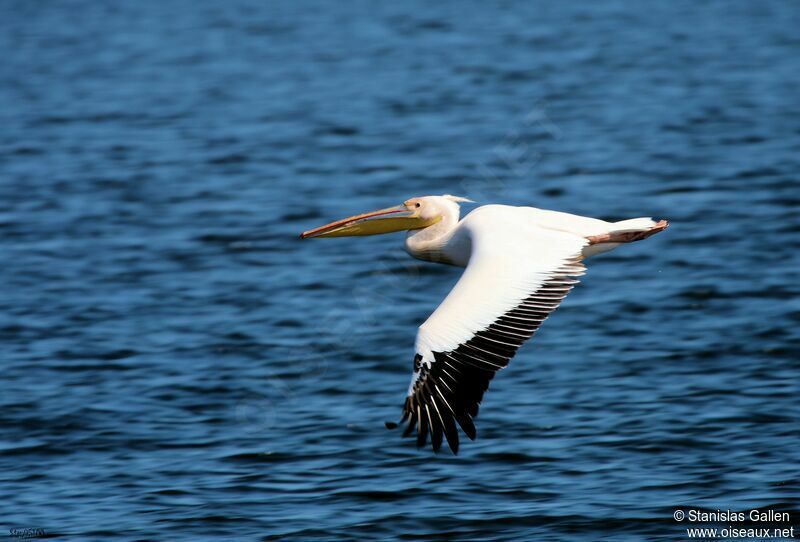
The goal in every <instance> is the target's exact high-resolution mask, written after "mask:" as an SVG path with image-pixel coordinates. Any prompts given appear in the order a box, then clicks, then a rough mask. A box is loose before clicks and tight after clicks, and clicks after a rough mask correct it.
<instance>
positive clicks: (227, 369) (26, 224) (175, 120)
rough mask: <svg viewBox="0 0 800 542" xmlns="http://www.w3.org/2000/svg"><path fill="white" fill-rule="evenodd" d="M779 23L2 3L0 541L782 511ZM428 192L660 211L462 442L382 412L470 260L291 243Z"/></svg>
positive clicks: (550, 325) (400, 531)
mask: <svg viewBox="0 0 800 542" xmlns="http://www.w3.org/2000/svg"><path fill="white" fill-rule="evenodd" d="M799 27H800V5H798V4H797V3H796V2H777V1H775V2H694V1H688V0H687V1H678V2H669V3H666V2H664V3H659V4H647V5H645V3H640V2H634V1H632V0H631V1H617V2H602V3H591V4H590V3H584V4H582V5H572V3H569V4H568V3H553V2H528V3H522V2H520V3H510V2H497V3H469V4H456V3H448V4H445V5H440V6H431V5H429V4H428V3H423V2H405V3H396V4H389V3H383V4H380V5H373V4H371V3H355V4H348V5H344V3H341V4H338V3H337V4H333V3H312V2H296V3H295V2H258V1H252V2H225V3H222V2H220V3H217V2H211V1H204V2H194V1H193V2H189V1H183V2H181V1H171V0H165V1H161V2H154V1H153V2H150V1H148V2H127V3H121V2H89V1H72V2H25V1H20V2H15V1H7V2H3V3H2V5H1V6H0V52H1V53H2V62H0V254H1V255H2V266H0V284H2V286H1V287H0V337H1V338H2V343H0V344H2V350H1V351H2V364H1V365H0V378H2V392H0V529H3V530H2V531H0V534H2V536H8V535H10V531H9V530H10V529H26V528H28V529H43V530H44V531H45V532H46V533H47V534H48V536H50V537H53V538H57V539H64V540H81V541H84V540H89V541H91V540H104V541H106V540H272V539H280V540H299V541H305V540H312V539H320V540H367V539H376V540H386V539H409V540H411V539H413V540H417V539H426V540H440V539H462V540H477V539H486V540H503V541H508V540H614V541H625V540H642V539H645V538H646V539H652V540H685V539H686V535H685V532H684V528H685V527H686V526H687V525H686V523H685V522H684V523H677V522H675V521H674V520H673V519H672V514H673V512H674V510H676V509H678V508H682V509H688V508H690V507H694V508H698V509H706V510H716V509H722V510H726V509H731V510H749V509H750V508H753V507H760V508H772V509H775V510H786V511H791V512H792V514H793V516H792V519H793V522H794V524H795V525H796V526H797V528H800V466H799V465H800V401H799V399H800V397H799V393H800V330H799V328H800V297H799V295H800V286H799V285H798V280H797V277H798V266H800V259H799V258H798V250H799V249H800V214H799V213H798V210H799V209H800V182H798V180H799V179H798V172H799V171H800V94H798V88H800V38H799V37H798V28H799ZM441 193H451V194H457V195H462V196H469V197H472V198H473V199H476V200H479V201H480V202H502V203H510V204H516V205H535V206H537V207H543V208H553V209H559V210H564V211H569V212H573V213H578V214H585V215H590V216H597V217H600V218H605V219H613V220H618V219H623V218H630V217H636V216H643V215H644V216H655V217H663V218H668V219H669V220H670V221H671V223H672V227H671V228H670V229H669V230H667V232H665V233H663V234H660V235H658V236H656V237H653V238H651V239H649V240H647V241H645V242H642V243H636V244H635V245H631V246H627V247H622V248H620V249H619V250H617V251H616V252H614V253H613V254H610V255H606V256H603V257H598V258H597V259H596V261H591V262H590V266H589V273H588V274H587V275H586V276H585V277H584V279H583V282H582V284H581V285H579V286H578V287H577V288H576V289H575V291H573V293H572V294H571V295H570V296H569V297H568V298H567V300H566V301H565V303H564V305H563V306H562V308H561V309H559V310H558V311H557V312H556V313H555V314H554V316H553V317H552V318H551V319H549V320H548V321H547V322H546V323H545V325H544V326H543V327H542V329H541V330H540V332H539V333H538V334H537V337H536V339H535V340H534V341H532V342H531V343H530V344H528V345H526V347H524V348H523V349H522V350H521V351H520V354H519V355H518V356H517V358H516V359H515V360H514V361H513V362H512V363H511V365H510V367H509V369H508V370H506V371H503V372H502V373H501V374H500V375H499V376H498V378H496V379H495V380H494V381H493V383H492V387H491V390H490V392H489V393H488V394H487V395H486V397H485V400H484V402H483V405H482V408H481V414H480V417H479V418H478V419H477V425H478V433H479V436H478V440H477V441H476V442H468V441H466V439H464V440H465V442H463V443H462V447H461V452H460V454H459V456H458V457H453V456H452V455H450V454H449V452H446V453H445V452H442V453H439V454H438V455H434V454H433V453H432V452H431V451H430V450H429V449H424V450H417V449H416V448H415V447H414V444H413V442H412V441H411V440H401V439H400V437H399V434H398V432H397V431H394V432H391V431H387V430H386V429H385V428H384V426H383V422H384V421H385V420H396V419H398V417H399V415H400V410H401V407H402V402H403V398H404V394H405V390H406V387H407V385H408V380H409V378H410V368H411V363H412V358H413V342H414V335H415V332H416V327H417V326H418V325H419V324H420V323H421V322H423V321H424V319H425V318H426V317H427V315H428V314H430V312H431V311H432V310H433V309H434V308H435V306H436V305H437V304H438V303H439V301H440V300H441V299H442V298H443V297H444V295H445V294H446V293H447V291H448V290H449V289H450V287H451V286H452V285H453V283H454V282H455V280H456V279H457V276H458V274H459V270H457V269H454V268H447V267H439V266H435V265H432V264H425V263H422V262H417V261H414V260H411V259H410V258H408V257H407V256H406V255H405V254H404V253H403V252H402V250H401V246H402V235H399V234H395V235H393V236H385V237H369V238H350V239H332V240H314V241H302V242H301V241H299V240H298V239H297V234H298V233H299V232H300V231H303V230H306V229H309V228H311V227H314V226H318V225H320V224H323V223H325V222H328V221H330V220H334V219H338V218H341V217H344V216H348V215H351V214H355V213H359V212H363V211H367V210H371V209H375V208H381V207H387V206H390V205H395V204H397V203H400V202H401V201H403V200H404V199H407V198H408V197H411V196H418V195H425V194H441ZM770 526H771V527H778V526H781V525H778V524H774V523H773V524H771V525H770Z"/></svg>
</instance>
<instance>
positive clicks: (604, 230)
mask: <svg viewBox="0 0 800 542" xmlns="http://www.w3.org/2000/svg"><path fill="white" fill-rule="evenodd" d="M461 201H465V200H464V198H457V197H454V196H449V195H445V196H425V197H421V198H412V199H410V200H408V201H406V202H405V203H404V204H403V205H402V206H397V207H393V208H389V209H384V210H381V211H376V212H374V213H367V214H365V215H358V216H356V217H352V218H350V219H344V220H340V221H337V222H334V223H331V224H329V225H326V226H322V227H320V228H316V229H314V230H310V231H309V232H305V233H304V234H302V236H301V237H303V238H306V237H333V236H339V235H368V234H373V233H385V232H388V231H397V230H398V229H408V230H409V233H408V236H407V237H406V242H405V248H406V251H407V252H408V253H409V254H411V255H412V256H414V257H415V258H418V259H421V260H426V261H432V262H437V263H445V264H449V265H456V266H460V267H466V269H465V270H464V273H463V274H462V276H461V278H460V279H459V281H458V282H457V283H456V285H455V287H453V289H452V290H451V291H450V293H449V294H448V295H447V297H446V298H445V299H444V301H442V303H441V304H440V305H439V306H438V307H437V308H436V310H435V311H434V312H433V314H431V315H430V317H429V318H428V319H427V320H426V321H425V322H424V323H423V324H422V325H421V326H420V328H419V331H418V333H417V339H416V343H415V347H416V355H415V356H414V367H413V374H412V378H411V383H410V385H409V388H408V397H407V399H406V403H405V406H404V408H403V418H402V420H401V421H407V422H408V426H407V428H406V431H405V435H408V434H410V433H412V432H414V430H415V429H416V433H417V443H418V445H420V446H422V445H424V443H425V441H426V439H427V435H428V433H430V435H431V441H432V444H433V448H434V450H438V449H439V447H440V446H441V443H442V437H444V438H446V439H447V442H448V444H449V445H450V448H451V449H452V450H453V452H454V453H457V451H458V447H459V442H458V441H459V439H458V430H457V428H456V422H457V423H458V424H459V425H460V426H461V428H462V430H463V431H464V432H465V433H466V434H467V436H469V437H470V438H472V439H474V438H475V435H476V431H475V426H474V422H473V419H474V418H475V416H477V413H478V406H479V405H480V402H481V400H482V398H483V394H484V392H485V391H486V389H487V388H488V385H489V381H490V380H491V379H492V378H493V377H494V375H495V373H496V372H497V371H498V370H500V369H502V368H504V367H505V366H507V364H508V362H509V361H510V359H511V358H512V357H513V356H514V354H515V353H516V351H517V349H518V348H519V347H520V346H521V345H522V343H523V342H524V341H525V340H527V339H529V338H530V337H531V336H532V335H533V334H534V333H535V331H536V330H537V329H538V327H539V326H540V325H541V323H542V322H543V321H544V320H545V319H546V318H547V317H548V316H549V314H550V313H551V312H552V311H554V310H555V309H556V307H558V305H559V303H560V302H561V300H562V299H563V298H564V296H566V295H567V293H568V292H569V290H570V289H571V288H572V287H573V285H574V284H575V283H576V282H577V277H579V276H580V275H582V274H583V272H584V266H583V263H582V261H583V259H584V258H586V257H588V256H591V255H594V254H598V253H601V252H606V251H608V250H611V249H613V248H614V247H616V246H618V245H619V244H620V243H626V242H631V241H637V240H640V239H644V238H646V237H649V236H650V235H653V234H654V233H657V232H659V231H662V230H663V229H665V228H666V227H667V222H666V221H660V222H658V223H657V222H654V221H653V220H651V219H649V218H635V219H630V220H623V221H621V222H606V221H603V220H598V219H594V218H587V217H582V216H577V215H572V214H568V213H562V212H558V211H548V210H542V209H536V208H533V207H513V206H507V205H485V206H482V207H478V208H477V209H475V210H473V211H472V212H471V213H469V214H468V215H467V216H466V217H464V219H462V220H460V221H459V205H458V203H459V202H461ZM466 201H468V200H466ZM381 220H383V221H385V222H384V223H376V222H379V221H381Z"/></svg>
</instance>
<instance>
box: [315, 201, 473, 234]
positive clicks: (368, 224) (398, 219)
mask: <svg viewBox="0 0 800 542" xmlns="http://www.w3.org/2000/svg"><path fill="white" fill-rule="evenodd" d="M462 201H471V200H468V199H467V198H460V197H457V196H450V195H444V196H422V197H418V198H411V199H408V200H406V201H404V202H403V203H402V204H401V205H396V206H394V207H389V208H386V209H380V210H377V211H372V212H369V213H364V214H360V215H355V216H351V217H348V218H343V219H341V220H337V221H336V222H331V223H330V224H325V225H324V226H320V227H318V228H314V229H313V230H308V231H304V232H303V233H301V234H300V238H301V239H309V238H312V237H350V236H354V235H378V234H381V233H392V232H396V231H403V230H419V229H423V228H427V227H429V226H433V225H434V224H436V223H438V222H439V221H441V220H442V219H443V218H444V217H445V216H447V215H448V214H449V213H451V212H452V207H455V210H456V216H457V213H458V202H462Z"/></svg>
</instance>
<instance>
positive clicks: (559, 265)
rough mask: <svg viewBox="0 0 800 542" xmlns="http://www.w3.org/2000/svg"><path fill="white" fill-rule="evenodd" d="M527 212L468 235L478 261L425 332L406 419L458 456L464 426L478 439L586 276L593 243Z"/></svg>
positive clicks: (420, 435)
mask: <svg viewBox="0 0 800 542" xmlns="http://www.w3.org/2000/svg"><path fill="white" fill-rule="evenodd" d="M531 218H532V217H531V213H529V212H526V209H525V208H513V207H505V206H487V207H481V208H479V209H477V210H476V211H474V212H473V213H471V214H470V215H468V216H467V217H466V218H465V219H464V220H463V221H462V223H461V225H460V226H459V228H462V229H463V231H461V232H459V234H460V235H464V236H465V237H466V238H468V239H469V242H470V244H471V255H470V259H469V264H468V265H467V267H466V269H465V271H464V273H463V275H462V276H461V278H460V279H459V281H458V283H457V284H456V285H455V287H454V288H453V290H452V291H451V292H450V293H449V294H448V296H447V297H446V298H445V300H444V301H443V302H442V304H441V305H439V307H438V308H437V309H436V310H435V311H434V313H433V314H432V315H431V316H430V317H429V318H428V320H427V321H426V322H425V323H424V324H422V326H420V328H419V332H418V334H417V341H416V355H415V357H414V373H413V376H412V379H411V385H410V386H409V390H408V397H407V398H406V402H405V406H404V408H403V418H402V420H401V421H408V426H407V428H406V431H405V433H404V436H407V435H410V434H411V433H412V432H414V429H415V428H416V431H417V444H418V446H424V445H425V442H426V440H427V434H428V432H429V431H430V433H431V441H432V444H433V449H434V450H435V451H437V450H438V449H439V447H440V446H441V443H442V436H443V435H444V437H445V438H446V439H447V442H448V444H449V445H450V448H451V449H452V450H453V453H458V431H457V429H456V422H457V423H458V424H459V425H460V426H461V428H462V430H463V431H464V433H466V435H467V436H468V437H469V438H470V439H473V440H474V439H475V435H476V431H475V424H474V423H473V419H474V418H475V417H476V416H477V414H478V407H479V405H480V402H481V399H482V398H483V394H484V392H485V391H486V390H487V389H488V387H489V381H490V380H491V379H492V378H493V377H494V375H495V373H496V372H497V371H499V370H500V369H503V368H505V367H506V366H507V365H508V362H509V361H510V360H511V358H512V357H514V355H515V354H516V352H517V349H518V348H519V347H520V346H521V345H522V343H524V342H525V341H526V340H528V339H530V338H531V337H532V336H533V334H534V333H535V332H536V330H537V329H538V328H539V326H540V325H541V323H542V322H543V321H544V320H545V319H546V318H547V317H548V316H549V315H550V313H551V312H553V311H554V310H555V309H556V308H557V307H558V305H559V303H560V302H561V300H562V299H563V298H564V297H565V296H566V295H567V293H569V291H570V290H571V289H572V287H573V285H574V284H576V283H577V282H578V281H577V280H576V278H575V277H577V276H580V275H582V274H583V272H584V267H583V264H582V263H581V250H582V248H583V247H584V246H586V244H587V241H586V239H585V238H584V237H583V236H579V235H576V234H573V233H570V232H567V231H563V230H555V229H551V228H548V227H545V226H542V225H540V224H538V223H537V222H536V221H534V220H531Z"/></svg>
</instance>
